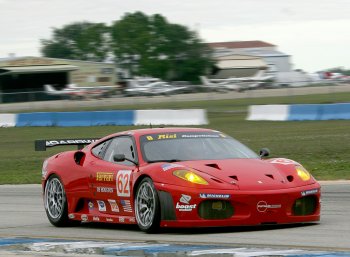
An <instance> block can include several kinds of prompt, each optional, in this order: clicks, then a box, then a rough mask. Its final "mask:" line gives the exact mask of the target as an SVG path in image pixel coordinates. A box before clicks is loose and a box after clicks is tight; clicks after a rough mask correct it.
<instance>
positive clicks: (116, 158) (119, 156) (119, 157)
mask: <svg viewBox="0 0 350 257" xmlns="http://www.w3.org/2000/svg"><path fill="white" fill-rule="evenodd" d="M113 161H115V162H123V161H125V155H124V154H115V155H113Z"/></svg>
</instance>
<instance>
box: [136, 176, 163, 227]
mask: <svg viewBox="0 0 350 257" xmlns="http://www.w3.org/2000/svg"><path fill="white" fill-rule="evenodd" d="M134 206H135V216H136V221H137V225H138V226H139V228H140V229H141V230H142V231H144V232H147V233H155V232H157V231H158V229H159V224H160V203H159V197H158V193H157V190H156V188H155V187H154V184H153V181H152V179H151V178H149V177H145V178H144V179H142V181H141V182H140V184H139V185H138V187H137V189H136V194H135V199H134Z"/></svg>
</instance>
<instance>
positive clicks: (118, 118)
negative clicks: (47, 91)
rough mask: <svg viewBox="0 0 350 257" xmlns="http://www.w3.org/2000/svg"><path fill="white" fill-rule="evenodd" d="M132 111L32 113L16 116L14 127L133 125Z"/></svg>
mask: <svg viewBox="0 0 350 257" xmlns="http://www.w3.org/2000/svg"><path fill="white" fill-rule="evenodd" d="M134 116H135V115H134V111H99V112H34V113H20V114H18V115H17V121H16V127H24V126H46V127H47V126H59V127H75V126H77V127H79V126H100V125H125V126H127V125H133V124H134Z"/></svg>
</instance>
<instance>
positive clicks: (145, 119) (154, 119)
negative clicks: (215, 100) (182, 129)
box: [135, 109, 208, 125]
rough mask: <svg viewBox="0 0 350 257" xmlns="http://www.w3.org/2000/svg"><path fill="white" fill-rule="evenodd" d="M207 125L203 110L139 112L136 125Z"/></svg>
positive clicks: (137, 112)
mask: <svg viewBox="0 0 350 257" xmlns="http://www.w3.org/2000/svg"><path fill="white" fill-rule="evenodd" d="M150 124H152V125H206V124H208V120H207V115H206V111H205V110H203V109H187V110H186V109H184V110H138V111H136V116H135V125H150Z"/></svg>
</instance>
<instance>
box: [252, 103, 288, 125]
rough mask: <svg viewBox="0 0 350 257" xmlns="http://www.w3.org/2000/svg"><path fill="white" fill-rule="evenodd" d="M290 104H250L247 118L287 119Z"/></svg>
mask: <svg viewBox="0 0 350 257" xmlns="http://www.w3.org/2000/svg"><path fill="white" fill-rule="evenodd" d="M288 113H289V106H288V105H282V104H281V105H250V106H249V108H248V117H247V120H276V121H278V120H279V121H281V120H287V118H288Z"/></svg>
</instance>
